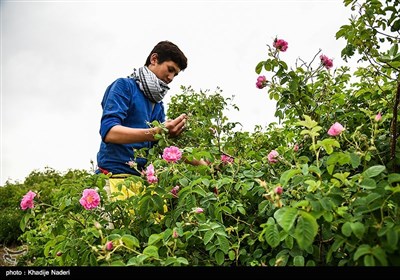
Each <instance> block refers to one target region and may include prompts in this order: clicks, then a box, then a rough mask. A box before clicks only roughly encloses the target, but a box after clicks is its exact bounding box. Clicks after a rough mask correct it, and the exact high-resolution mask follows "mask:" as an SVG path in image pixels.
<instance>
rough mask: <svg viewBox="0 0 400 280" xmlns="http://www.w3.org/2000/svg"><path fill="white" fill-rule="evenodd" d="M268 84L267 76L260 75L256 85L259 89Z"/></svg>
mask: <svg viewBox="0 0 400 280" xmlns="http://www.w3.org/2000/svg"><path fill="white" fill-rule="evenodd" d="M266 86H267V78H266V77H265V76H258V78H257V82H256V87H257V88H259V89H263V88H265V87H266Z"/></svg>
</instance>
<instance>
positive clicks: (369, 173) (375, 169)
mask: <svg viewBox="0 0 400 280" xmlns="http://www.w3.org/2000/svg"><path fill="white" fill-rule="evenodd" d="M385 169H386V167H385V166H384V165H375V166H371V167H370V168H368V169H367V170H365V171H364V172H363V173H362V175H364V176H365V177H368V178H373V177H375V176H378V175H379V174H381V173H382V172H383V171H385Z"/></svg>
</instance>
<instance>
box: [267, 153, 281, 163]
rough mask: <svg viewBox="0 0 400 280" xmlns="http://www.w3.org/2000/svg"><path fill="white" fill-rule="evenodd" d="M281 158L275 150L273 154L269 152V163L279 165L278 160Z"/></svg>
mask: <svg viewBox="0 0 400 280" xmlns="http://www.w3.org/2000/svg"><path fill="white" fill-rule="evenodd" d="M278 156H279V153H278V152H277V151H275V150H272V151H271V152H269V154H268V161H269V163H277V162H278V159H277V157H278Z"/></svg>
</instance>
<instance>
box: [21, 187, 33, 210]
mask: <svg viewBox="0 0 400 280" xmlns="http://www.w3.org/2000/svg"><path fill="white" fill-rule="evenodd" d="M35 196H36V193H35V192H33V191H29V192H27V193H26V194H25V195H24V196H23V197H22V200H21V203H20V206H21V209H22V210H26V209H28V208H33V206H35V204H34V201H33V199H34V198H35Z"/></svg>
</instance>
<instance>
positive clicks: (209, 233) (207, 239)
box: [203, 230, 215, 245]
mask: <svg viewBox="0 0 400 280" xmlns="http://www.w3.org/2000/svg"><path fill="white" fill-rule="evenodd" d="M214 235H215V233H214V231H212V230H208V231H206V233H205V234H204V238H203V242H204V245H207V244H208V242H210V241H211V239H212V238H213V237H214Z"/></svg>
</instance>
